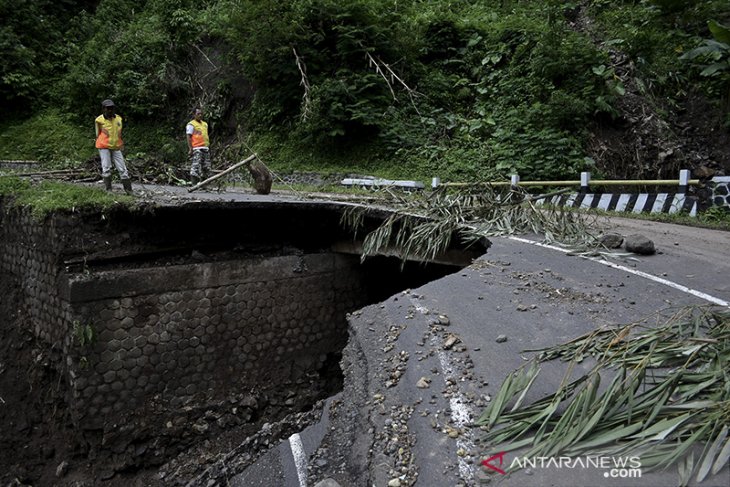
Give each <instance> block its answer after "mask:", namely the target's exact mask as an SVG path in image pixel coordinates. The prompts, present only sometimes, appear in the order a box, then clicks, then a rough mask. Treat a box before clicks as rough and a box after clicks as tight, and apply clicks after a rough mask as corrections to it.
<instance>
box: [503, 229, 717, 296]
mask: <svg viewBox="0 0 730 487" xmlns="http://www.w3.org/2000/svg"><path fill="white" fill-rule="evenodd" d="M507 238H508V239H510V240H515V241H517V242H522V243H526V244H530V245H536V246H538V247H545V248H546V249H552V250H557V251H559V252H563V253H566V254H567V253H568V252H570V250H568V249H563V248H560V247H556V246H554V245H549V244H544V243H540V242H535V241H533V240H528V239H526V238H520V237H507ZM585 258H586V259H589V260H592V261H593V262H598V263H599V264H603V265H606V266H608V267H613V268H614V269H619V270H622V271H626V272H629V273H631V274H634V275H636V276H640V277H643V278H645V279H649V280H650V281H654V282H658V283H660V284H664V285H665V286H669V287H671V288H674V289H677V290H679V291H682V292H685V293H687V294H691V295H693V296H696V297H698V298H701V299H704V300H705V301H709V302H711V303H714V304H718V305H720V306H725V307H726V308H730V302H728V301H725V300H724V299H720V298H716V297H715V296H711V295H709V294H707V293H703V292H702V291H698V290H696V289H692V288H689V287H687V286H683V285H682V284H678V283H676V282H673V281H670V280H669V279H663V278H661V277H658V276H655V275H653V274H649V273H647V272H643V271H637V270H636V269H632V268H630V267H626V266H622V265H619V264H615V263H613V262H609V261H607V260H601V259H598V258H596V257H585Z"/></svg>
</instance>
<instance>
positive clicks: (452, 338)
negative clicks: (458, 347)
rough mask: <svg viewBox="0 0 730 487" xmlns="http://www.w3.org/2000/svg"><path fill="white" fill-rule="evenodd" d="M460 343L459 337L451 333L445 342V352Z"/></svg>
mask: <svg viewBox="0 0 730 487" xmlns="http://www.w3.org/2000/svg"><path fill="white" fill-rule="evenodd" d="M458 342H459V337H457V336H456V335H454V334H453V333H449V336H447V337H446V340H445V341H444V350H449V349H450V348H451V347H453V346H454V345H455V344H457V343H458Z"/></svg>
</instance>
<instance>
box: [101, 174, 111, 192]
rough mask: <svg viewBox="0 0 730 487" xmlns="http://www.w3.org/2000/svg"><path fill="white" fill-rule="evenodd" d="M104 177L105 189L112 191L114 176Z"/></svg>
mask: <svg viewBox="0 0 730 487" xmlns="http://www.w3.org/2000/svg"><path fill="white" fill-rule="evenodd" d="M102 179H103V180H104V189H106V190H107V191H111V190H112V177H111V176H107V177H105V178H102Z"/></svg>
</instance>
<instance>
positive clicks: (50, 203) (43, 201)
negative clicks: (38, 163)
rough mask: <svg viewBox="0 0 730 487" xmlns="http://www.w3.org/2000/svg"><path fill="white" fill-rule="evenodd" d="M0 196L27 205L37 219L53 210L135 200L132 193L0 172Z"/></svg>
mask: <svg viewBox="0 0 730 487" xmlns="http://www.w3.org/2000/svg"><path fill="white" fill-rule="evenodd" d="M0 195H2V196H9V197H10V198H11V199H12V200H11V201H12V203H11V204H12V205H14V206H17V207H25V208H29V209H30V210H31V213H32V215H33V216H34V217H35V218H37V219H43V218H45V217H46V216H47V215H48V214H50V213H53V212H56V211H62V210H66V211H79V210H82V209H95V210H101V211H103V210H107V209H109V208H112V207H114V206H117V205H130V204H132V203H133V202H134V201H135V199H134V197H132V196H126V195H122V194H114V193H109V192H107V191H104V190H102V189H98V188H89V187H86V186H79V185H77V184H70V183H62V182H58V181H41V182H39V183H34V182H32V181H30V180H27V179H21V178H18V177H15V176H2V175H0Z"/></svg>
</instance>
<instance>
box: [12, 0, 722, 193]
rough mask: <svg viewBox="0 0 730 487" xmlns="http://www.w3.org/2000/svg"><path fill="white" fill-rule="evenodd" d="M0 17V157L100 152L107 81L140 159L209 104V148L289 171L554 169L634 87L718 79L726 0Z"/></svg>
mask: <svg viewBox="0 0 730 487" xmlns="http://www.w3.org/2000/svg"><path fill="white" fill-rule="evenodd" d="M0 14H2V18H3V19H4V20H3V26H2V28H1V30H0V46H2V47H3V48H4V49H3V50H4V52H5V59H4V63H3V65H2V68H0V69H2V71H1V72H0V100H2V101H3V103H4V105H5V106H8V107H10V108H11V110H10V116H9V117H8V118H6V119H5V120H4V121H3V122H2V124H1V125H0V129H1V131H0V133H2V138H3V139H2V141H3V144H2V147H0V157H28V158H41V159H44V160H49V161H54V162H61V161H66V163H69V162H71V163H74V162H79V161H80V160H82V159H87V158H88V157H90V156H93V147H92V144H91V137H92V136H93V125H92V123H91V120H92V118H93V117H94V116H95V115H96V114H97V112H98V104H99V101H100V100H101V99H104V98H107V97H112V98H114V99H115V100H116V101H117V104H118V107H119V110H118V111H119V112H120V113H121V114H122V115H123V116H124V117H125V120H126V125H127V127H128V132H127V136H126V139H127V150H128V153H130V155H132V156H137V157H139V158H140V159H143V158H145V157H148V158H152V157H153V158H158V159H159V158H162V159H164V160H166V161H168V162H170V163H171V164H184V156H185V150H184V139H183V135H182V127H183V126H184V123H185V122H186V121H187V119H188V117H190V111H191V109H192V107H193V106H195V105H203V106H204V108H205V110H206V112H207V118H208V121H209V122H210V124H211V129H212V134H213V136H214V149H218V154H219V159H221V158H231V159H232V158H236V157H238V156H240V155H241V154H242V153H244V152H246V151H247V150H248V147H249V146H253V147H254V148H255V149H256V150H257V151H259V152H260V153H262V155H263V157H264V158H265V160H267V162H269V163H270V164H272V165H273V166H274V167H278V168H282V169H293V168H306V169H317V168H319V169H332V168H335V169H341V170H345V171H354V172H358V171H360V172H376V173H380V174H383V175H398V176H401V177H404V176H414V177H424V176H431V175H440V176H441V177H444V178H452V179H461V180H464V179H479V178H482V179H483V178H489V177H494V176H497V175H500V176H503V175H506V174H509V173H510V172H512V171H517V172H519V173H520V174H521V175H522V176H523V177H529V178H546V179H549V178H556V177H561V176H573V175H575V173H576V171H579V170H581V169H584V168H586V167H591V165H592V164H593V160H592V159H591V158H590V157H589V156H590V153H589V151H588V148H587V144H588V140H589V137H590V130H591V128H592V127H593V126H594V125H595V124H596V123H599V122H600V123H611V121H612V120H616V119H617V118H618V115H619V113H618V111H617V108H616V103H617V100H619V99H620V98H621V97H622V96H624V94H625V92H626V90H627V85H629V84H630V85H631V86H632V87H638V89H640V90H642V91H643V94H644V95H645V96H648V97H652V98H654V99H656V100H657V101H658V103H659V101H661V103H662V104H666V103H668V104H669V106H671V104H672V103H673V102H676V101H677V100H679V99H681V97H683V96H685V95H686V93H687V87H688V86H696V87H697V89H698V90H704V93H705V94H706V95H707V96H709V97H710V98H711V99H712V100H715V102H716V103H717V104H718V106H719V105H721V104H723V103H724V104H726V105H725V106H727V103H728V94H729V92H730V91H729V88H730V68H729V67H728V65H727V61H728V56H729V55H730V54H728V52H729V51H728V50H727V44H723V42H722V40H718V39H717V38H713V35H715V36H716V35H717V34H716V33H717V32H720V33H721V32H722V28H723V27H722V26H723V25H727V24H728V23H729V22H728V21H729V20H730V6H728V5H727V2H724V1H702V2H699V1H694V2H686V1H682V2H678V1H673V0H652V1H647V0H641V1H619V2H614V1H606V0H591V1H583V2H575V1H574V2H570V1H568V2H566V1H557V0H544V1H514V0H513V1H510V0H502V1H491V0H460V1H449V2H447V1H435V2H434V1H429V2H426V1H419V0H411V1H410V2H402V1H398V2H396V1H394V0H353V1H349V2H339V1H336V0H292V1H289V2H260V1H256V0H198V1H195V2H193V1H192V0H176V1H172V0H147V1H135V2H133V1H131V0H115V1H113V2H112V1H111V0H97V1H94V0H60V1H56V2H48V1H45V0H43V1H36V2H31V1H29V0H25V1H19V2H13V3H12V4H11V3H10V2H9V0H3V3H2V4H0ZM708 21H711V22H710V23H709V24H708ZM708 26H717V28H715V29H712V31H711V30H710V27H708ZM703 46H704V50H700V51H697V50H696V48H701V47H703ZM722 63H725V64H722ZM627 66H629V67H628V68H627ZM54 124H55V125H54ZM36 127H38V128H42V127H51V128H52V129H43V133H44V134H56V133H57V134H58V136H57V137H54V136H44V137H43V138H37V137H36V138H31V137H29V136H28V135H27V134H28V133H29V132H32V131H33V130H34V129H35V128H36ZM54 127H55V128H54ZM79 131H81V132H83V133H82V134H77V135H75V136H72V135H70V132H73V133H77V132H79ZM49 145H50V146H52V147H49Z"/></svg>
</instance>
